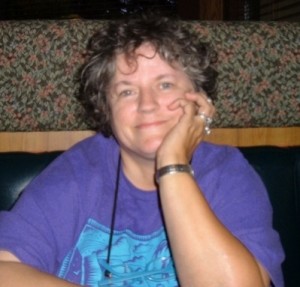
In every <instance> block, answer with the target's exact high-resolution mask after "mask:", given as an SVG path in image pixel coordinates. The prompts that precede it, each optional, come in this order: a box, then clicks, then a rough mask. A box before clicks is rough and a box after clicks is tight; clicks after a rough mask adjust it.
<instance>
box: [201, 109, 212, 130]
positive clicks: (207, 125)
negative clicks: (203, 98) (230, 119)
mask: <svg viewBox="0 0 300 287" xmlns="http://www.w3.org/2000/svg"><path fill="white" fill-rule="evenodd" d="M198 116H199V117H200V118H201V119H202V120H203V121H204V124H205V127H204V132H205V134H206V135H209V134H210V133H211V129H210V125H211V124H212V122H213V119H212V118H211V117H208V116H206V115H205V114H204V113H202V112H199V113H198Z"/></svg>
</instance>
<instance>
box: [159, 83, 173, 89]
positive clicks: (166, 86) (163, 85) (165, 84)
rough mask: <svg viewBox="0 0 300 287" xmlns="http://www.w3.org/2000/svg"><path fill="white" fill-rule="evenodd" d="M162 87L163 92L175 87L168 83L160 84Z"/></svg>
mask: <svg viewBox="0 0 300 287" xmlns="http://www.w3.org/2000/svg"><path fill="white" fill-rule="evenodd" d="M160 87H161V89H162V90H168V89H170V88H172V87H173V84H172V83H168V82H165V83H161V84H160Z"/></svg>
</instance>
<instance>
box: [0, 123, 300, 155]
mask: <svg viewBox="0 0 300 287" xmlns="http://www.w3.org/2000/svg"><path fill="white" fill-rule="evenodd" d="M92 134H93V132H92V131H75V132H29V133H25V132H18V133H11V132H1V133H0V152H8V151H27V152H43V151H55V150H66V149H68V148H69V147H71V146H72V145H73V144H75V143H77V142H78V141H80V140H82V139H84V138H86V137H88V136H91V135H92ZM206 140H207V141H210V142H213V143H217V144H227V145H232V146H240V147H243V146H262V145H273V146H300V127H291V128H246V129H214V130H213V132H212V134H211V135H209V136H207V137H206Z"/></svg>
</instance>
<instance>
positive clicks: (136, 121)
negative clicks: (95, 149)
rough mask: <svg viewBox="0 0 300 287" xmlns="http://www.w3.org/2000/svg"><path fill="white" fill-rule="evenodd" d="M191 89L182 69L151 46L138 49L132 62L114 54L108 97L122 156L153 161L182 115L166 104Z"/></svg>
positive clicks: (114, 130)
mask: <svg viewBox="0 0 300 287" xmlns="http://www.w3.org/2000/svg"><path fill="white" fill-rule="evenodd" d="M193 90H194V88H193V84H192V82H191V81H190V79H189V78H188V77H187V75H186V74H185V73H184V72H183V70H182V69H181V68H180V67H177V68H174V67H172V66H170V65H169V64H168V63H167V62H165V61H164V60H162V59H161V57H160V56H159V55H158V54H156V53H155V51H154V49H153V47H152V46H151V45H147V44H144V45H142V46H141V47H140V48H138V49H137V51H136V59H135V61H134V62H128V61H126V59H125V57H124V55H123V54H120V55H118V56H117V59H116V73H115V75H114V77H113V79H112V82H111V85H110V90H109V93H108V97H109V104H110V106H111V119H112V120H111V125H112V130H113V133H114V136H115V137H116V139H117V141H118V142H119V144H120V147H121V151H122V153H123V156H124V154H126V156H129V157H131V158H132V157H134V158H136V159H138V158H140V159H142V158H143V159H150V160H154V159H155V154H156V151H157V149H158V147H159V146H160V144H161V143H162V141H163V139H164V137H165V136H166V134H167V133H168V131H169V130H170V129H171V128H172V127H174V125H176V123H177V122H178V120H179V117H180V116H181V114H182V110H181V109H177V110H172V111H171V110H170V109H169V108H168V107H169V105H170V104H171V103H172V102H173V101H175V100H176V99H178V98H183V97H185V93H187V92H191V91H193Z"/></svg>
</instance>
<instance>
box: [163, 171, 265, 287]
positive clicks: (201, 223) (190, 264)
mask: <svg viewBox="0 0 300 287" xmlns="http://www.w3.org/2000/svg"><path fill="white" fill-rule="evenodd" d="M160 197H161V202H162V206H163V212H164V218H165V222H166V226H167V232H168V237H169V240H170V244H171V249H172V254H173V256H174V260H175V265H176V269H177V273H178V276H179V280H180V283H181V286H182V287H185V286H203V287H215V286H226V287H227V286H228V287H233V286H234V287H235V286H238V287H240V286H243V287H248V286H249V287H253V286H256V287H264V286H269V279H268V275H267V274H266V272H265V271H264V270H263V269H261V267H260V266H259V264H258V263H257V261H256V260H255V258H254V257H253V256H252V255H251V253H250V252H249V251H248V250H247V249H246V248H245V247H244V246H243V245H242V244H241V243H240V241H239V240H237V239H236V238H235V237H234V236H233V235H232V234H231V233H230V232H229V231H228V230H227V229H226V228H225V227H224V226H223V224H222V223H221V222H220V221H219V220H218V218H217V217H216V216H215V215H214V213H213V212H212V210H211V209H210V207H209V205H208V204H207V202H206V200H205V198H204V197H203V195H202V193H201V191H200V190H199V188H198V186H197V183H196V182H195V181H194V179H193V178H192V176H191V175H189V174H188V173H178V174H176V175H166V176H163V177H162V178H161V179H160Z"/></svg>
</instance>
